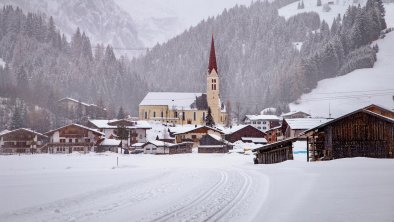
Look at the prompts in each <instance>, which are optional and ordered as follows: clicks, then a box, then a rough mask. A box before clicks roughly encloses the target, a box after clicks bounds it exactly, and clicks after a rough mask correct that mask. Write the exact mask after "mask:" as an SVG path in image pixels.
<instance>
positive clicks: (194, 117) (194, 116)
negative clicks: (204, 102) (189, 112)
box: [193, 112, 197, 121]
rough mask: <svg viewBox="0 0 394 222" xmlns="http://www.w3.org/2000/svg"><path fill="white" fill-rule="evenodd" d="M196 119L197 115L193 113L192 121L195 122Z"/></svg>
mask: <svg viewBox="0 0 394 222" xmlns="http://www.w3.org/2000/svg"><path fill="white" fill-rule="evenodd" d="M196 119H197V114H196V112H194V113H193V120H194V121H196Z"/></svg>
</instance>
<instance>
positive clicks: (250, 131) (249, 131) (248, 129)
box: [225, 125, 266, 143]
mask: <svg viewBox="0 0 394 222" xmlns="http://www.w3.org/2000/svg"><path fill="white" fill-rule="evenodd" d="M265 136H266V134H265V133H264V132H262V131H261V130H259V129H257V128H255V127H253V126H251V125H247V126H245V127H243V128H241V129H239V130H237V131H235V132H232V133H231V134H226V135H225V139H226V140H227V141H229V142H231V143H234V142H236V141H238V140H241V139H242V137H255V138H265Z"/></svg>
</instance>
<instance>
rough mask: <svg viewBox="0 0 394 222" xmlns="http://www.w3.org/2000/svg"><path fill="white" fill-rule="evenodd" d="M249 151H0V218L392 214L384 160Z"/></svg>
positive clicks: (393, 177)
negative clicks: (275, 157) (259, 156)
mask: <svg viewBox="0 0 394 222" xmlns="http://www.w3.org/2000/svg"><path fill="white" fill-rule="evenodd" d="M117 157H119V167H116V159H117ZM252 158H253V156H252V155H241V154H207V155H201V154H200V155H199V154H185V155H173V156H152V155H118V154H101V155H99V154H89V155H46V154H43V155H26V156H16V155H15V156H0V181H1V183H0V197H1V199H0V221H393V220H394V210H393V200H394V190H393V187H394V161H393V160H377V159H365V158H355V159H343V160H335V161H330V162H319V163H305V162H300V161H287V162H284V163H280V164H274V165H253V164H252V162H253V161H252Z"/></svg>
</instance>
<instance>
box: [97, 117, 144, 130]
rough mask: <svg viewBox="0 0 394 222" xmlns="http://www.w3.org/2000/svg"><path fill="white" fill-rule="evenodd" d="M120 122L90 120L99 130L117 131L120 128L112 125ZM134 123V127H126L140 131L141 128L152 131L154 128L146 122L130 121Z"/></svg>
mask: <svg viewBox="0 0 394 222" xmlns="http://www.w3.org/2000/svg"><path fill="white" fill-rule="evenodd" d="M116 121H119V120H118V119H112V120H103V119H93V120H89V122H91V123H92V124H93V125H95V126H96V127H97V128H99V129H116V128H118V126H117V125H110V124H111V123H113V122H116ZM130 122H134V124H135V125H133V126H125V127H126V128H128V129H139V128H144V129H151V128H152V127H151V126H150V124H149V123H148V122H147V121H144V120H139V121H130Z"/></svg>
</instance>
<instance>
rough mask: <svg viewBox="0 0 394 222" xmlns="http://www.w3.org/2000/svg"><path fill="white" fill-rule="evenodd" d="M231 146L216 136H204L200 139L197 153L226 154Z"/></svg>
mask: <svg viewBox="0 0 394 222" xmlns="http://www.w3.org/2000/svg"><path fill="white" fill-rule="evenodd" d="M231 149H233V145H232V144H231V143H230V142H228V141H226V140H224V139H222V137H220V136H217V135H210V134H206V135H204V136H202V137H201V139H200V145H199V146H198V153H228V151H229V150H231Z"/></svg>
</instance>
